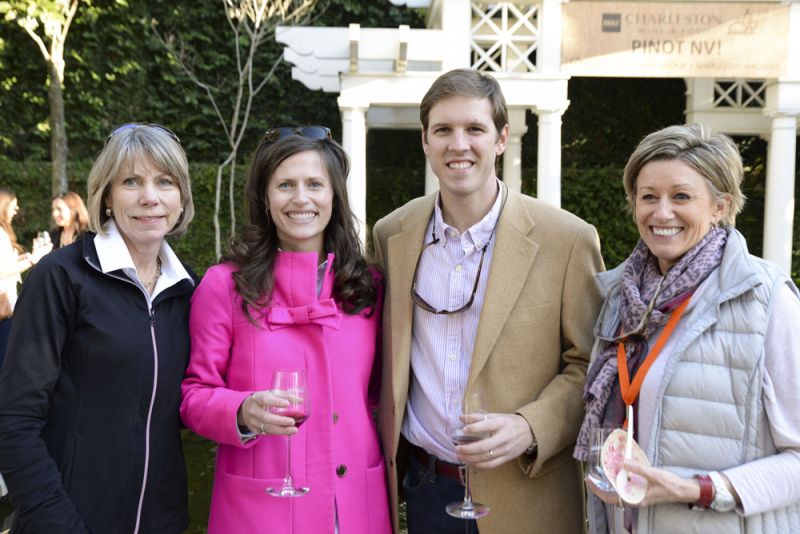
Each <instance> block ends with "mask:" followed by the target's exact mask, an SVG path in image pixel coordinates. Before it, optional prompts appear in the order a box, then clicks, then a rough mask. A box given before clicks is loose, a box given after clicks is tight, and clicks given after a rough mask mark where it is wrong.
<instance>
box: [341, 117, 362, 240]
mask: <svg viewBox="0 0 800 534" xmlns="http://www.w3.org/2000/svg"><path fill="white" fill-rule="evenodd" d="M340 109H341V112H342V147H344V149H345V151H346V152H347V155H348V156H350V174H349V176H348V178H347V196H348V197H350V209H351V210H352V211H353V214H354V215H355V216H356V219H358V222H359V228H358V235H359V237H360V238H361V242H362V243H366V237H367V233H366V232H367V230H366V224H367V107H366V106H363V107H355V106H347V107H341V108H340Z"/></svg>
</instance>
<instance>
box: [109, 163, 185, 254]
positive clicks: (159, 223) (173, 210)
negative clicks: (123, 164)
mask: <svg viewBox="0 0 800 534" xmlns="http://www.w3.org/2000/svg"><path fill="white" fill-rule="evenodd" d="M106 207H108V208H111V211H112V216H113V218H114V222H115V223H116V225H117V228H118V229H119V231H120V234H122V237H123V239H124V240H125V244H126V245H128V248H129V249H131V248H133V249H134V250H138V251H145V250H150V251H152V250H154V249H158V248H159V247H160V246H161V242H162V240H163V239H164V237H165V236H166V235H167V234H168V233H169V232H170V230H172V228H173V227H174V226H175V223H176V222H177V221H178V217H179V216H180V214H181V192H180V188H179V187H178V185H177V182H176V180H175V178H173V177H172V176H170V175H169V174H166V173H164V172H163V171H162V170H161V169H159V168H158V167H156V166H155V165H153V162H152V161H150V159H148V158H146V157H140V158H137V159H135V160H134V161H133V162H132V163H131V165H129V166H128V168H123V171H122V172H120V174H119V175H118V176H117V177H116V178H114V180H113V181H112V182H111V186H110V190H109V192H108V196H107V197H106Z"/></svg>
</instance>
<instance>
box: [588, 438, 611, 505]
mask: <svg viewBox="0 0 800 534" xmlns="http://www.w3.org/2000/svg"><path fill="white" fill-rule="evenodd" d="M614 428H615V427H613V426H609V425H601V426H599V427H597V428H595V429H593V430H592V435H591V443H590V446H589V465H588V468H587V470H586V478H588V479H589V480H591V481H592V483H594V485H595V486H597V488H598V489H600V490H602V491H604V492H608V493H616V490H615V489H614V486H613V485H612V484H611V481H610V480H608V477H607V476H606V472H605V469H603V461H602V452H603V444H605V442H606V440H607V439H608V436H609V435H610V434H611V432H613V431H614Z"/></svg>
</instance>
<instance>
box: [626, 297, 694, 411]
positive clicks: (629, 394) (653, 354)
mask: <svg viewBox="0 0 800 534" xmlns="http://www.w3.org/2000/svg"><path fill="white" fill-rule="evenodd" d="M690 299H691V295H689V296H688V297H686V299H685V300H684V301H683V302H681V304H680V306H678V307H677V308H675V310H673V312H672V314H671V315H670V317H669V321H667V325H666V326H665V327H664V331H663V332H661V335H660V336H658V339H657V340H656V343H655V345H653V348H652V349H651V350H650V352H648V353H647V357H646V358H645V359H644V363H643V364H642V365H641V367H639V370H638V371H636V376H634V377H633V384H631V381H630V373H628V358H627V356H626V355H625V342H624V341H620V342H619V345H617V371H618V373H619V387H620V390H622V400H624V401H625V405H626V406H627V405H629V404H633V403H634V402H635V401H636V397H638V396H639V390H640V389H642V383H643V382H644V377H645V376H647V371H649V370H650V366H651V365H653V362H654V361H656V358H658V355H659V354H660V353H661V349H662V348H663V347H664V345H665V344H666V342H667V340H668V339H669V337H670V336H671V335H672V331H673V330H675V327H676V326H678V321H680V320H681V316H682V315H683V312H684V311H686V306H688V305H689V300H690Z"/></svg>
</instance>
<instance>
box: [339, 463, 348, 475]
mask: <svg viewBox="0 0 800 534" xmlns="http://www.w3.org/2000/svg"><path fill="white" fill-rule="evenodd" d="M336 474H337V475H338V476H339V478H344V476H345V475H346V474H347V466H346V465H344V464H339V467H337V468H336Z"/></svg>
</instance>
